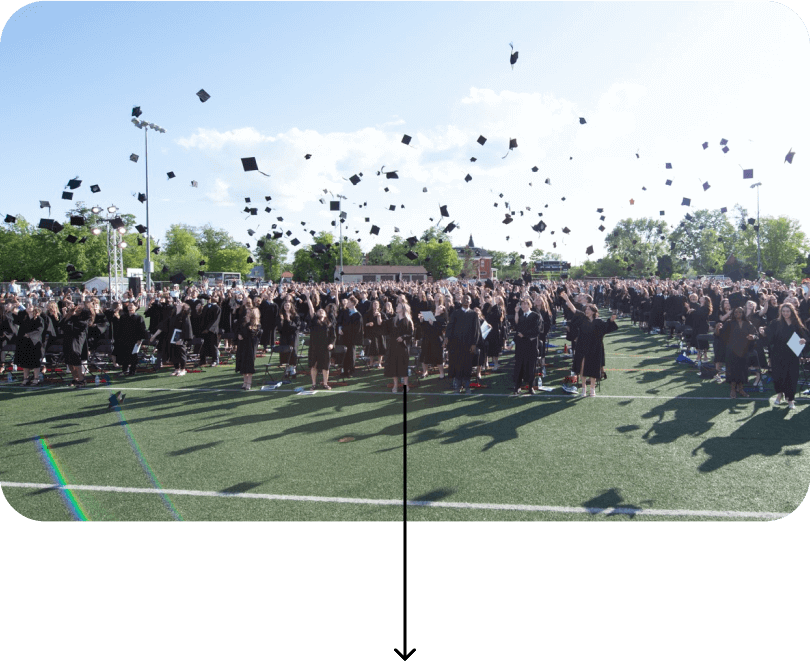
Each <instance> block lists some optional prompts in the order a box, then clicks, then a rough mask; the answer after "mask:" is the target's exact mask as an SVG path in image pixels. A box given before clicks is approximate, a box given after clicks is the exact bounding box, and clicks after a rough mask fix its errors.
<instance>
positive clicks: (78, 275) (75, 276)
mask: <svg viewBox="0 0 810 661" xmlns="http://www.w3.org/2000/svg"><path fill="white" fill-rule="evenodd" d="M83 277H84V271H72V272H71V273H68V280H81V279H82V278H83Z"/></svg>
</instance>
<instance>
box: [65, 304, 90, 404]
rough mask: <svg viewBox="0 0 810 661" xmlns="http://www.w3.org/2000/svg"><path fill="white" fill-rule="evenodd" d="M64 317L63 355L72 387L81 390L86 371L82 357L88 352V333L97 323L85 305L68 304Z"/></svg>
mask: <svg viewBox="0 0 810 661" xmlns="http://www.w3.org/2000/svg"><path fill="white" fill-rule="evenodd" d="M63 310H64V315H63V316H62V321H61V322H60V323H59V325H60V327H61V329H62V337H63V340H62V353H63V354H64V357H65V364H66V365H67V366H68V367H69V368H70V373H71V374H72V375H73V380H72V381H71V382H70V385H71V386H75V387H77V388H81V387H82V386H84V382H85V380H84V373H83V372H84V370H83V369H82V355H83V354H84V355H85V356H86V352H87V331H88V329H89V327H90V325H91V324H92V323H93V322H94V321H95V317H96V315H95V313H94V312H93V311H92V310H90V309H88V308H87V307H85V304H84V303H77V304H76V305H75V306H74V305H73V303H70V302H69V303H67V304H66V305H65V307H64V308H63Z"/></svg>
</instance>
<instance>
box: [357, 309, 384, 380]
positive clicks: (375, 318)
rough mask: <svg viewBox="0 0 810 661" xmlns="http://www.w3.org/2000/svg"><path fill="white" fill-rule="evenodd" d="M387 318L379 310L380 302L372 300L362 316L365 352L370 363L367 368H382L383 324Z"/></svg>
mask: <svg viewBox="0 0 810 661" xmlns="http://www.w3.org/2000/svg"><path fill="white" fill-rule="evenodd" d="M387 318H388V315H386V314H384V313H383V312H382V310H381V308H380V302H379V301H378V300H377V299H376V298H375V299H373V300H372V301H371V307H370V308H369V310H368V312H366V313H365V314H364V315H363V338H364V339H365V340H368V345H365V352H366V356H368V357H369V360H370V361H371V364H370V365H369V367H372V368H373V367H382V358H383V356H384V355H385V342H384V340H383V338H384V337H385V334H384V329H383V322H384V321H385V320H386V319H387Z"/></svg>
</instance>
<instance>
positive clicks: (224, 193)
mask: <svg viewBox="0 0 810 661" xmlns="http://www.w3.org/2000/svg"><path fill="white" fill-rule="evenodd" d="M230 187H231V186H230V184H228V183H227V182H225V181H223V180H222V179H219V178H217V180H216V181H215V182H214V189H213V190H212V191H209V192H207V193H206V194H205V196H206V197H207V198H208V199H209V200H211V201H212V202H213V203H214V204H216V205H218V206H221V207H234V206H236V203H235V202H231V200H230V196H229V195H228V189H229V188H230Z"/></svg>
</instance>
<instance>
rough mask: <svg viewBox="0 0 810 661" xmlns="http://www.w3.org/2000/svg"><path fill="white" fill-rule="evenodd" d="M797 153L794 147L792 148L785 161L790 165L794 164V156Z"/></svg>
mask: <svg viewBox="0 0 810 661" xmlns="http://www.w3.org/2000/svg"><path fill="white" fill-rule="evenodd" d="M795 153H796V152H794V151H793V147H791V148H790V149H789V150H788V153H787V156H785V161H787V162H788V163H793V155H794V154H795ZM783 162H784V161H783Z"/></svg>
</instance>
